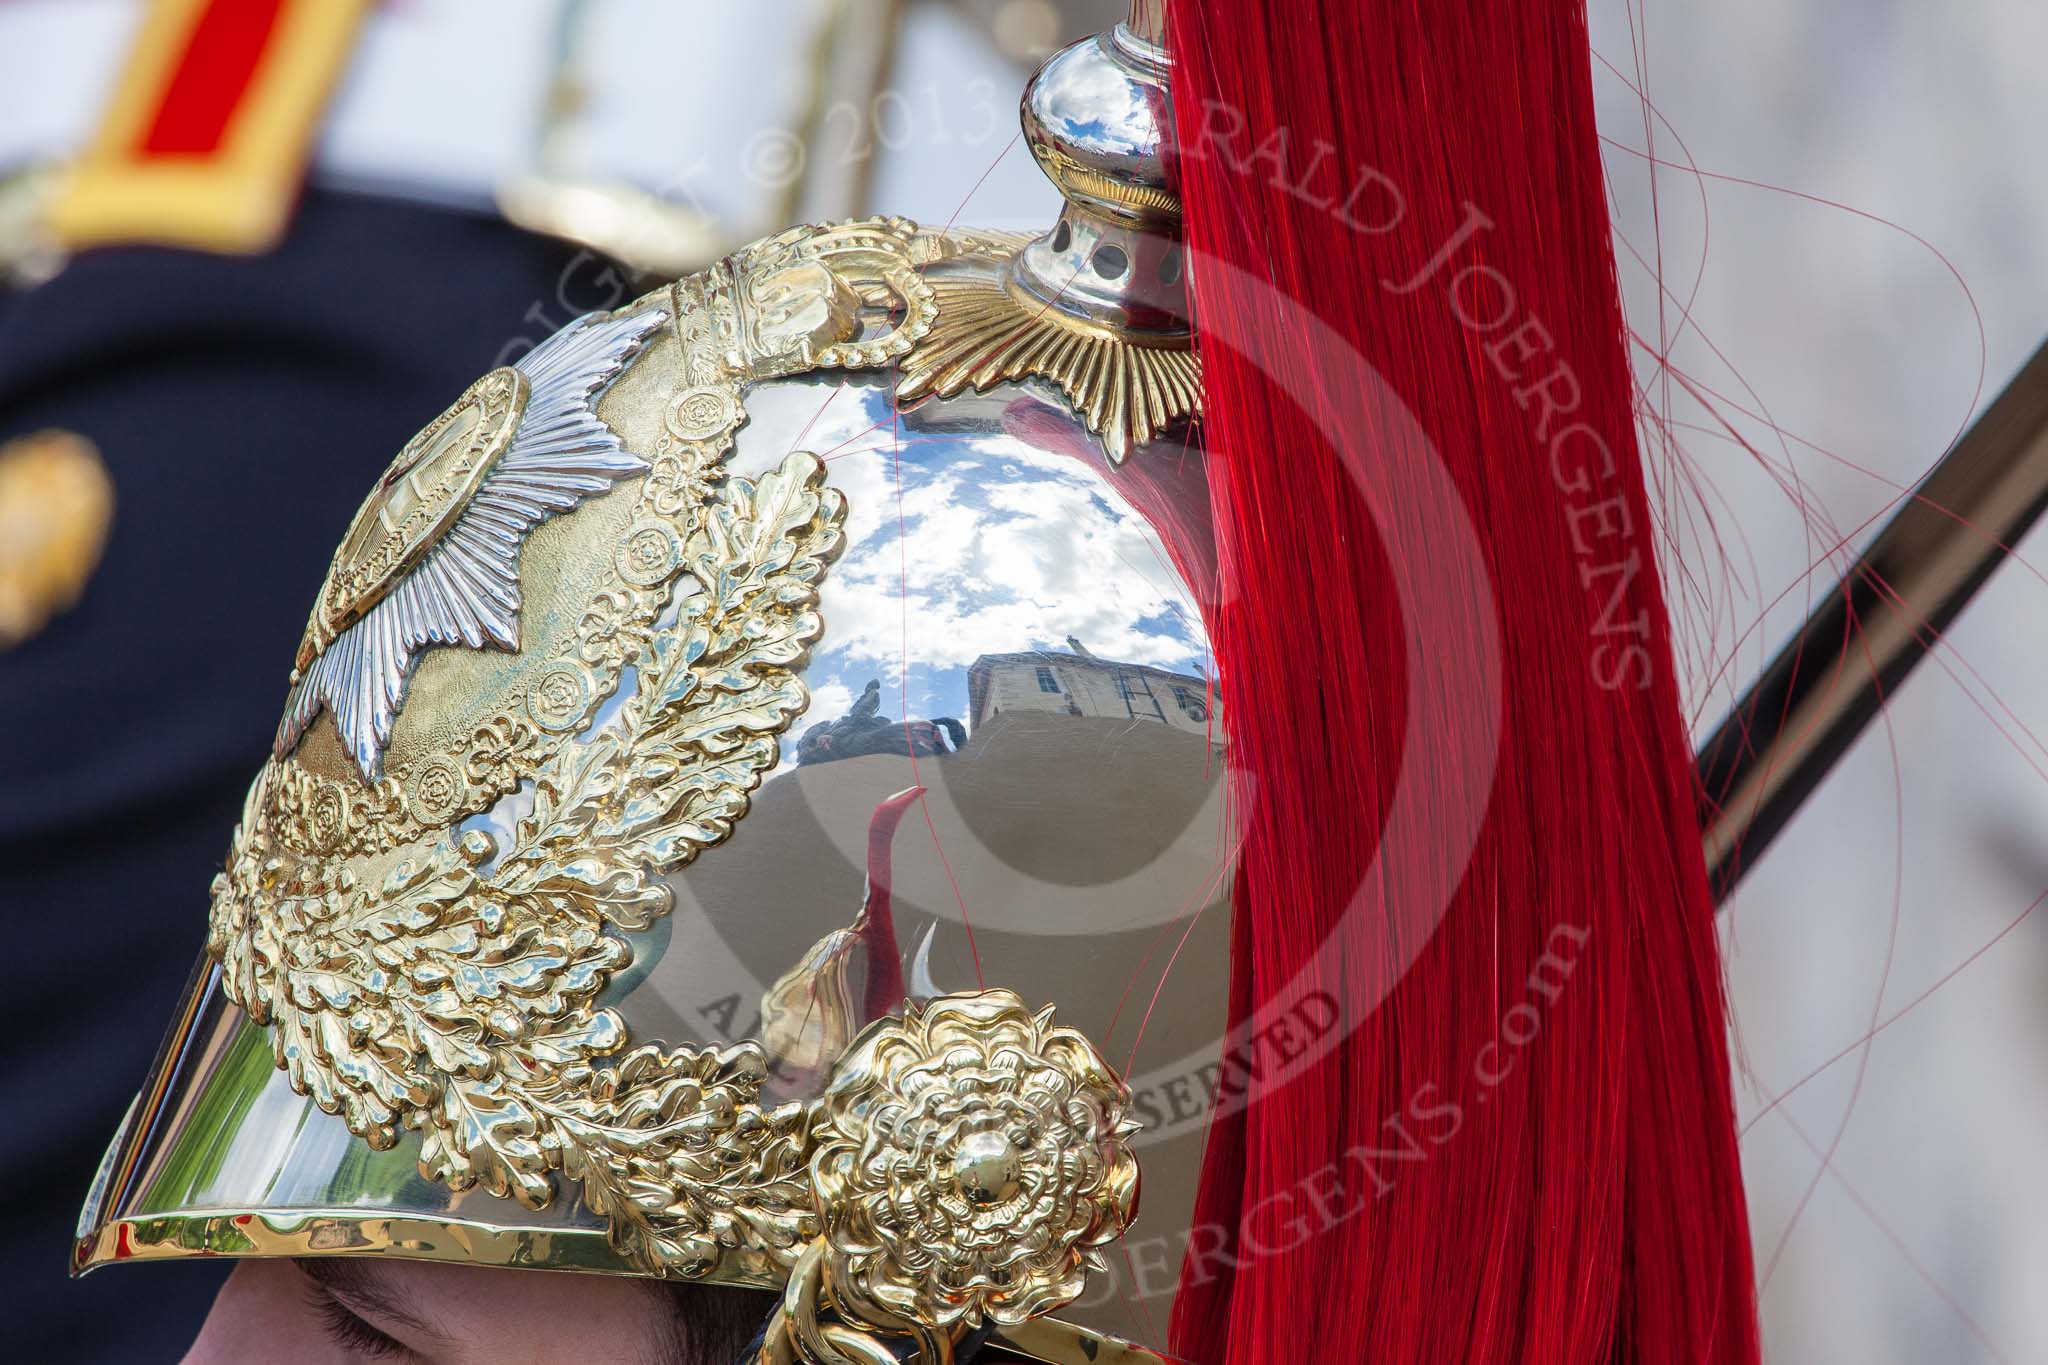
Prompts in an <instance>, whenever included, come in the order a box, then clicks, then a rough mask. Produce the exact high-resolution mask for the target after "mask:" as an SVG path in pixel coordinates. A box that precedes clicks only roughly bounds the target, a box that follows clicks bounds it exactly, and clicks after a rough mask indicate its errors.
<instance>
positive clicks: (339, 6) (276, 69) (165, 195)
mask: <svg viewBox="0 0 2048 1365" xmlns="http://www.w3.org/2000/svg"><path fill="white" fill-rule="evenodd" d="M369 7H370V0H153V3H151V5H150V6H149V13H148V15H147V17H146V18H145V19H144V20H143V24H142V30H141V33H140V35H139V36H138V37H137V39H136V42H135V47H134V50H133V51H132V52H131V53H130V54H129V57H128V62H127V65H126V67H125V68H124V69H123V71H122V73H121V77H120V80H119V82H118V83H117V85H116V87H115V89H114V93H113V98H112V100H111V102H110V103H109V105H108V108H107V112H106V115H105V117H104V119H103V120H102V122H101V125H100V129H99V132H98V134H97V135H96V137H95V138H94V140H93V144H92V146H91V147H90V148H88V149H87V151H86V154H85V156H84V157H83V158H82V159H81V160H80V161H79V163H78V164H77V165H76V167H74V168H73V170H72V172H71V173H70V175H69V176H68V177H67V178H66V180H65V182H64V184H63V185H62V186H61V188H60V189H59V190H58V192H57V196H56V200H55V202H54V203H53V204H52V206H51V209H50V218H49V224H50V227H51V229H52V230H53V231H54V233H55V234H56V236H57V238H58V240H59V242H60V243H61V244H62V245H63V246H64V247H66V248H67V249H74V250H75V249H78V248H81V247H88V246H97V245H105V244H109V243H116V242H152V243H159V244H163V245H169V246H185V247H195V248H198V249H201V250H207V251H222V252H237V253H240V252H257V251H263V250H266V249H268V248H269V247H270V246H272V245H274V244H275V243H276V242H277V240H278V239H279V238H280V237H281V236H283V234H284V230H285V227H286V225H287V224H288V223H289V221H290V219H291V211H292V205H293V203H294V202H295V201H296V199H297V196H298V191H299V186H300V184H301V183H302V181H303V180H304V178H305V173H306V165H307V162H308V161H309V159H310V158H311V154H312V144H313V137H314V134H315V133H316V132H317V131H318V129H319V126H320V116H321V112H322V111H323V110H324V109H325V107H326V104H327V99H328V96H329V95H330V94H331V93H332V91H333V89H334V83H335V80H336V79H337V78H338V77H339V76H340V74H341V70H342V67H343V65H344V64H345V63H346V62H347V60H348V57H349V53H350V51H351V50H352V49H353V47H354V44H355V38H356V33H357V29H358V25H359V24H360V23H361V21H362V19H363V16H364V14H365V12H366V11H367V10H368V9H369Z"/></svg>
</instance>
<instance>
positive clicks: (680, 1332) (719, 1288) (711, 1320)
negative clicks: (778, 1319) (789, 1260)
mask: <svg viewBox="0 0 2048 1365" xmlns="http://www.w3.org/2000/svg"><path fill="white" fill-rule="evenodd" d="M639 1283H640V1284H641V1285H642V1286H643V1287H644V1288H646V1290H647V1291H648V1292H649V1293H651V1294H653V1295H654V1296H655V1297H657V1298H659V1299H660V1300H661V1301H662V1302H663V1304H664V1305H665V1306H666V1307H667V1308H668V1310H669V1311H668V1314H667V1316H666V1317H664V1318H663V1319H662V1321H663V1324H664V1329H663V1334H662V1340H661V1342H660V1344H659V1346H658V1347H657V1348H656V1349H655V1350H654V1351H652V1352H650V1353H649V1355H648V1357H647V1359H648V1360H649V1361H650V1362H654V1363H655V1365H733V1362H734V1361H737V1360H743V1359H746V1358H748V1355H749V1352H748V1349H747V1348H748V1346H749V1345H750V1344H751V1343H753V1342H755V1340H756V1339H757V1338H758V1337H759V1336H760V1335H761V1329H762V1328H763V1327H764V1326H765V1325H766V1324H767V1321H768V1315H769V1313H771V1312H772V1311H774V1309H775V1307H776V1305H777V1304H778V1303H779V1302H780V1301H781V1297H782V1296H781V1295H779V1294H776V1293H774V1292H772V1291H770V1290H765V1289H728V1288H726V1287H725V1286H724V1285H715V1284H693V1283H690V1282H688V1281H684V1280H641V1281H639Z"/></svg>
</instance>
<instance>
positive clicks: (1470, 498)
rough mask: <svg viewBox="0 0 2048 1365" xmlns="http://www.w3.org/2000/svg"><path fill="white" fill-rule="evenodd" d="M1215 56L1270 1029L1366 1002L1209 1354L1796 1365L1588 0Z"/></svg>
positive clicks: (1237, 968)
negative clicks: (1766, 1206) (1651, 463)
mask: <svg viewBox="0 0 2048 1365" xmlns="http://www.w3.org/2000/svg"><path fill="white" fill-rule="evenodd" d="M1170 24H1171V37H1170V42H1171V46H1172V49H1173V52H1174V56H1175V60H1176V63H1177V67H1176V73H1175V81H1176V85H1175V103H1176V119H1177V123H1178V142H1179V148H1178V166H1177V171H1178V175H1179V179H1180V184H1181V193H1182V198H1183V200H1184V203H1185V210H1186V225H1187V237H1188V269H1189V278H1190V281H1191V285H1192V290H1193V296H1194V309H1195V316H1196V321H1197V323H1198V325H1199V327H1200V330H1201V336H1202V346H1203V364H1204V376H1205V398H1206V401H1205V408H1206V413H1207V416H1206V418H1205V427H1204V434H1205V440H1206V444H1207V446H1208V448H1209V451H1210V460H1211V468H1212V471H1213V474H1212V485H1213V488H1214V501H1215V506H1214V517H1215V522H1216V527H1215V533H1216V540H1217V550H1218V569H1219V574H1220V576H1221V579H1222V590H1221V593H1220V597H1219V599H1218V601H1217V603H1216V604H1215V605H1213V606H1212V608H1211V609H1210V610H1211V615H1212V618H1213V619H1212V621H1211V634H1212V637H1213V640H1214V645H1215V649H1216V657H1217V665H1218V670H1219V673H1220V677H1221V686H1222V690H1223V699H1224V711H1223V718H1224V725H1225V727H1226V728H1227V730H1228V732H1229V736H1230V742H1231V757H1232V762H1233V765H1234V772H1233V790H1234V792H1235V793H1236V798H1237V809H1238V814H1239V818H1240V819H1241V821H1242V823H1243V837H1244V849H1243V854H1242V859H1241V863H1240V871H1239V879H1238V882H1237V885H1236V888H1235V897H1236V921H1235V929H1234V931H1233V934H1234V961H1233V968H1232V991H1231V993H1232V1011H1233V1017H1234V1020H1235V1021H1236V1022H1238V1023H1240V1024H1242V1023H1244V1022H1246V1021H1249V1020H1252V1019H1254V1018H1255V1017H1257V1016H1258V1014H1259V1011H1260V1010H1261V1008H1262V1007H1269V1006H1271V1005H1272V1004H1273V1003H1274V1002H1275V1001H1278V1000H1281V999H1283V998H1284V997H1285V996H1286V995H1287V994H1288V993H1289V992H1299V991H1300V990H1301V989H1302V982H1303V979H1304V977H1306V979H1307V981H1308V983H1309V985H1310V986H1312V987H1313V989H1314V991H1316V992H1318V993H1319V994H1318V995H1317V996H1316V998H1317V999H1319V1000H1322V1001H1326V1002H1335V1011H1336V1013H1337V1016H1338V1017H1337V1018H1336V1019H1335V1021H1334V1022H1333V1023H1331V1024H1330V1025H1329V1026H1328V1027H1327V1028H1321V1029H1320V1031H1306V1030H1303V1029H1299V1028H1297V1029H1296V1030H1295V1031H1294V1032H1293V1033H1291V1034H1289V1035H1288V1036H1287V1037H1286V1038H1285V1039H1284V1040H1280V1038H1279V1035H1278V1034H1277V1033H1268V1034H1266V1035H1265V1037H1266V1038H1267V1040H1268V1042H1269V1043H1270V1044H1271V1046H1268V1047H1266V1048H1265V1049H1264V1050H1263V1051H1261V1052H1256V1053H1255V1054H1254V1055H1255V1056H1256V1057H1257V1058H1259V1059H1261V1060H1259V1061H1258V1062H1257V1064H1255V1065H1252V1066H1251V1067H1250V1068H1249V1069H1250V1070H1251V1071H1252V1072H1253V1073H1254V1075H1253V1078H1252V1079H1251V1080H1250V1081H1249V1082H1248V1083H1247V1084H1248V1088H1249V1092H1250V1093H1249V1096H1248V1102H1247V1103H1245V1104H1243V1105H1242V1106H1240V1107H1238V1108H1237V1109H1236V1110H1235V1112H1231V1111H1230V1109H1228V1108H1226V1110H1225V1111H1224V1117H1222V1118H1220V1119H1219V1120H1218V1122H1217V1124H1216V1127H1215V1130H1214V1132H1213V1133H1212V1136H1211V1141H1210V1151H1209V1158H1208V1163H1207V1168H1206V1171H1205V1174H1204V1179H1203V1186H1202V1192H1201V1196H1200V1201H1199V1206H1198V1209H1197V1213H1196V1224H1197V1230H1196V1232H1195V1234H1194V1236H1195V1239H1196V1240H1195V1242H1194V1244H1193V1245H1192V1247H1191V1253H1190V1255H1189V1257H1188V1259H1187V1261H1186V1263H1185V1268H1184V1271H1183V1280H1182V1292H1181V1294H1180V1297H1179V1300H1178V1302H1177V1304H1176V1310H1175V1320H1174V1324H1173V1327H1174V1333H1173V1341H1174V1350H1175V1351H1176V1352H1177V1353H1179V1354H1181V1355H1184V1356H1186V1357H1187V1358H1189V1359H1192V1360H1195V1361H1199V1362H1203V1363H1204V1365H1222V1362H1240V1361H1242V1362H1269V1361H1300V1360H1316V1361H1342V1362H1354V1361H1356V1362H1401V1365H1412V1363H1415V1362H1425V1363H1427V1365H1488V1363H1489V1362H1521V1363H1524V1365H1600V1363H1601V1362H1639V1361H1640V1362H1649V1363H1650V1365H1666V1363H1667V1362H1671V1363H1673V1365H1676V1363H1678V1362H1684V1363H1685V1365H1752V1363H1753V1362H1755V1361H1757V1360H1758V1358H1759V1350H1758V1343H1757V1328H1756V1320H1755V1291H1754V1286H1753V1273H1752V1269H1751V1260H1750V1244H1749V1236H1748V1230H1747V1226H1746V1219H1745V1213H1744V1206H1743V1197H1742V1190H1741V1182H1740V1174H1739V1169H1738V1165H1737V1150H1736V1142H1735V1127H1734V1116H1733V1106H1732V1101H1731V1094H1730V1089H1731V1082H1730V1066H1729V1055H1728V1044H1727V1037H1726V1011H1725V1005H1724V1002H1723V999H1722V987H1721V977H1720V967H1719V962H1718V958H1717V956H1716V947H1715V940H1714V929H1713V923H1714V921H1713V906H1712V902H1711V900H1710V897H1709V895H1708V887H1707V880H1706V873H1705V868H1704V866H1703V862H1702V856H1701V849H1700V841H1699V830H1698V826H1697V823H1696V819H1695V815H1694V793H1693V788H1692V778H1691V772H1692V766H1691V755H1690V753H1689V751H1688V748H1687V744H1686V737H1685V733H1684V730H1683V725H1682V720H1681V715H1680V709H1679V691H1678V685H1677V681H1676V679H1675V678H1674V676H1673V671H1674V664H1673V659H1672V647H1671V639H1670V626H1669V621H1668V618H1667V615H1666V611H1665V605H1664V602H1663V598H1662V595H1661V592H1660V589H1659V586H1658V580H1657V568H1656V555H1655V546H1654V539H1653V538H1654V534H1655V531H1654V524H1653V522H1652V520H1651V515H1650V511H1649V507H1648V504H1647V500H1646V495H1645V490H1644V476H1643V469H1642V463H1641V459H1640V455H1639V452H1638V450H1637V446H1636V438H1635V430H1634V424H1633V420H1632V416H1631V406H1630V373H1629V369H1628V357H1627V351H1626V349H1625V343H1624V336H1625V334H1624V331H1623V322H1622V316H1621V310H1620V305H1619V301H1618V294H1617V288H1616V283H1615V278H1614V267H1613V261H1612V256H1611V245H1610V226H1609V222H1608V218H1607V209H1606V201H1605V197H1604V185H1603V178H1602V171H1601V164H1600V156H1599V143H1598V140H1597V136H1596V133H1595V128H1594V121H1593V98H1592V84H1591V75H1590V61H1591V57H1590V45H1589V42H1588V38H1587V33H1586V27H1585V12H1584V5H1583V0H1578V2H1576V3H1575V2H1574V0H1553V2H1552V3H1530V2H1529V0H1466V3H1459V4H1416V3H1414V0H1290V3H1287V4H1284V5H1274V4H1269V3H1265V2H1264V0H1175V3H1174V4H1173V5H1172V6H1171V9H1170ZM1333 430H1334V431H1335V432H1336V436H1335V439H1332V436H1331V435H1330V432H1331V431H1333ZM1460 528H1463V529H1462V530H1461V529H1460ZM1468 552H1469V553H1468ZM1459 556H1464V557H1467V558H1470V559H1472V560H1474V561H1476V562H1474V563H1471V564H1466V565H1458V564H1449V563H1448V562H1447V561H1450V560H1453V559H1455V558H1457V557H1459ZM1460 574H1462V575H1464V581H1468V582H1470V583H1472V584H1475V585H1477V586H1476V587H1475V588H1474V590H1472V591H1470V592H1464V593H1446V592H1441V591H1438V592H1434V593H1427V594H1421V595H1418V593H1417V591H1416V584H1417V583H1418V582H1422V581H1424V580H1430V581H1434V582H1436V583H1437V584H1439V586H1440V585H1441V584H1442V583H1443V582H1445V581H1453V582H1455V581H1459V575H1460ZM1474 679H1487V680H1488V682H1487V686H1486V688H1485V694H1484V705H1478V706H1475V705H1472V704H1470V702H1469V696H1468V694H1469V693H1470V691H1471V687H1472V680H1474ZM1475 736H1477V737H1479V738H1475ZM1418 737H1419V742H1418ZM1482 741H1483V742H1482ZM1495 743H1497V756H1494V755H1493V745H1494V744H1495ZM1475 754H1477V755H1480V756H1481V757H1488V756H1493V757H1494V761H1492V762H1491V763H1489V764H1485V765H1483V766H1482V768H1481V770H1480V771H1478V772H1476V773H1475V772H1474V771H1473V770H1472V769H1473V759H1474V755H1475ZM1418 792H1419V793H1420V800H1421V802H1422V808H1423V809H1424V810H1425V812H1426V813H1427V815H1428V818H1425V819H1421V820H1417V819H1414V818H1411V816H1410V815H1404V814H1402V812H1403V811H1407V810H1410V808H1411V807H1412V805H1413V803H1414V802H1415V801H1416V800H1417V793H1418ZM1404 803H1405V804H1404ZM1468 809H1469V810H1471V811H1472V812H1474V813H1473V814H1472V815H1470V816H1469V817H1467V816H1463V815H1461V814H1460V812H1461V811H1465V810H1468ZM1461 822H1462V823H1461ZM1468 844H1469V845H1470V849H1471V851H1470V853H1469V856H1467V855H1466V853H1465V849H1466V847H1467V845H1468ZM1451 864H1455V865H1451ZM1447 865H1449V866H1448V870H1447ZM1429 886H1440V887H1441V888H1443V889H1442V891H1441V892H1440V893H1438V894H1436V896H1435V903H1433V904H1432V903H1426V902H1427V901H1428V900H1429V897H1428V896H1425V895H1423V894H1421V893H1420V891H1419V890H1418V889H1419V888H1424V887H1429ZM1330 1012H1331V1011H1330V1010H1328V1009H1319V1010H1316V1011H1310V1012H1300V1013H1298V1014H1297V1016H1296V1017H1297V1018H1307V1019H1312V1020H1316V1021H1320V1020H1323V1019H1325V1018H1327V1017H1328V1015H1329V1014H1330ZM1276 1040H1277V1041H1276ZM1282 1041H1284V1042H1285V1044H1286V1046H1282V1045H1281V1042H1282ZM1283 1059H1291V1061H1290V1065H1291V1066H1292V1067H1293V1068H1294V1072H1293V1074H1292V1075H1290V1076H1286V1077H1283V1076H1282V1075H1281V1072H1280V1070H1279V1063H1280V1062H1281V1061H1282V1060H1283ZM1261 1077H1263V1079H1262V1078H1261Z"/></svg>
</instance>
